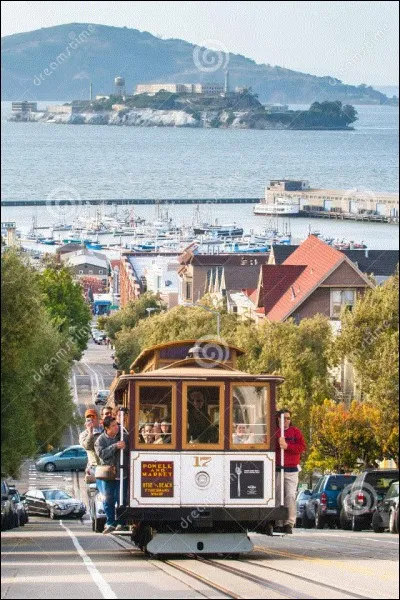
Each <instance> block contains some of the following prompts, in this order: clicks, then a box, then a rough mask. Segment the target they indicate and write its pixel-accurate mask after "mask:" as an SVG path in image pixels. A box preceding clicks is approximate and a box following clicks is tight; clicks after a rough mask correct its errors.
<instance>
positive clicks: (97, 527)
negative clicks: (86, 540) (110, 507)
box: [92, 517, 106, 533]
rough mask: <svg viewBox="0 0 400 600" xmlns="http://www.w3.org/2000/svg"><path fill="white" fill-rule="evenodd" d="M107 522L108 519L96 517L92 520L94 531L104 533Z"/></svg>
mask: <svg viewBox="0 0 400 600" xmlns="http://www.w3.org/2000/svg"><path fill="white" fill-rule="evenodd" d="M105 524H106V519H98V518H97V517H95V518H94V519H93V521H92V527H93V531H95V532H96V533H103V530H104V527H105Z"/></svg>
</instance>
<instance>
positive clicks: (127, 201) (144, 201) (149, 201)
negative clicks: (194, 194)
mask: <svg viewBox="0 0 400 600" xmlns="http://www.w3.org/2000/svg"><path fill="white" fill-rule="evenodd" d="M258 202H260V198H164V199H154V198H114V199H109V198H108V199H104V198H103V199H97V198H93V199H89V200H84V199H82V200H76V199H71V200H66V199H65V198H64V199H62V200H54V199H52V200H2V201H1V206H101V205H107V206H110V205H111V206H112V205H114V206H115V205H117V206H121V205H124V206H125V205H136V206H140V205H150V206H158V205H166V204H257V203H258Z"/></svg>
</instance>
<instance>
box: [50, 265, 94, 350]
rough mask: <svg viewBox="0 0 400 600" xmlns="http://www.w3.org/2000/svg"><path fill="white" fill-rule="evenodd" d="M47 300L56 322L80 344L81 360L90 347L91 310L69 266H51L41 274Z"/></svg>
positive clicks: (59, 328)
mask: <svg viewBox="0 0 400 600" xmlns="http://www.w3.org/2000/svg"><path fill="white" fill-rule="evenodd" d="M39 285H40V290H41V291H42V294H43V301H44V304H45V306H46V308H47V310H48V312H49V314H50V315H51V318H52V321H53V324H54V325H55V327H56V328H57V329H58V331H59V332H60V333H61V334H63V335H64V336H68V337H71V338H72V340H73V342H74V344H75V345H76V348H77V352H76V354H75V358H76V359H77V360H78V359H79V358H80V356H81V355H82V352H83V351H84V350H85V349H86V347H87V341H88V337H89V330H90V321H91V317H92V315H91V312H90V308H89V306H88V305H87V304H86V302H85V299H84V297H83V294H82V288H81V286H80V285H79V284H77V283H75V282H74V280H73V278H72V274H71V271H70V270H69V269H68V268H67V267H65V266H60V265H58V266H56V267H54V266H53V265H51V266H48V267H47V268H46V269H45V270H44V271H43V272H42V273H41V274H40V277H39Z"/></svg>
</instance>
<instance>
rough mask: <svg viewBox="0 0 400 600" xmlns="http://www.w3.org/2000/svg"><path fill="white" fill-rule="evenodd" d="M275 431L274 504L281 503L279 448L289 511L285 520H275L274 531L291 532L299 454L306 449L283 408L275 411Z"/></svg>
mask: <svg viewBox="0 0 400 600" xmlns="http://www.w3.org/2000/svg"><path fill="white" fill-rule="evenodd" d="M282 414H283V415H284V419H285V422H284V423H285V424H284V435H283V436H281V430H280V420H281V415H282ZM277 426H278V428H277V431H276V437H275V451H276V487H275V492H276V504H277V506H279V505H280V503H281V449H282V448H283V450H284V462H283V466H284V502H283V503H284V506H286V507H287V509H288V511H289V515H288V519H287V520H286V521H277V522H276V523H275V527H274V531H275V532H279V533H293V526H294V524H295V522H296V492H297V484H298V481H299V465H300V455H301V453H302V452H304V451H305V449H306V443H305V441H304V437H303V434H302V433H301V431H300V429H298V428H297V427H294V426H293V425H292V423H291V412H290V410H287V409H286V408H284V409H283V410H280V411H278V413H277Z"/></svg>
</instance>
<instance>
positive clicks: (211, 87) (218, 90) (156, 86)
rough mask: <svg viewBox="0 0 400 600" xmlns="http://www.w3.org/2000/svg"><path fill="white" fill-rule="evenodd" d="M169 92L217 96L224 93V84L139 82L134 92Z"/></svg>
mask: <svg viewBox="0 0 400 600" xmlns="http://www.w3.org/2000/svg"><path fill="white" fill-rule="evenodd" d="M161 91H164V92H169V93H170V94H182V93H189V94H204V95H205V96H219V95H220V94H223V93H224V85H221V84H218V83H139V84H138V85H137V86H136V90H135V94H157V93H158V92H161Z"/></svg>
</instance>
